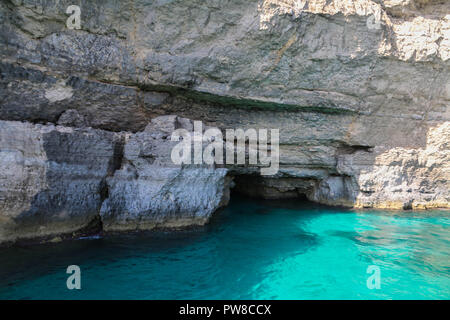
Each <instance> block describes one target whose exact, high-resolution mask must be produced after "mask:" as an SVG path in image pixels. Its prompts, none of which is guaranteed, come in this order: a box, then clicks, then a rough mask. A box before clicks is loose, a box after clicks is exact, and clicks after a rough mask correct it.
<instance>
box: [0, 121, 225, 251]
mask: <svg viewBox="0 0 450 320" xmlns="http://www.w3.org/2000/svg"><path fill="white" fill-rule="evenodd" d="M75 119H78V118H77V117H75ZM190 126H192V123H191V121H190V120H189V119H184V118H178V117H176V116H169V117H159V118H155V119H154V120H153V122H152V123H151V124H150V125H149V126H148V127H147V129H146V130H145V131H144V132H138V133H136V134H131V133H112V132H108V131H104V130H99V129H92V128H80V129H75V128H70V127H63V126H54V125H40V124H37V125H33V124H30V123H22V122H16V121H0V142H1V144H0V169H1V170H0V199H1V202H0V245H1V244H4V243H8V242H15V241H18V240H27V239H44V240H47V239H49V238H51V237H55V236H59V235H64V236H67V234H72V233H73V234H81V233H84V232H94V231H97V232H98V231H102V230H103V231H107V232H108V231H122V230H137V229H153V228H155V227H168V228H169V227H184V226H191V225H201V224H204V223H206V222H207V221H208V219H209V218H210V217H211V215H212V214H213V213H214V212H215V211H216V210H217V209H219V208H220V207H222V206H224V205H226V204H227V203H228V200H229V194H230V183H231V178H230V177H228V176H227V169H225V168H214V167H212V166H211V167H206V166H199V167H195V166H183V167H182V166H176V165H174V164H173V162H172V160H171V158H170V155H171V150H172V147H173V146H174V144H176V143H177V142H171V141H170V134H169V133H168V130H169V129H170V128H173V129H175V128H177V127H183V128H184V127H186V128H190Z"/></svg>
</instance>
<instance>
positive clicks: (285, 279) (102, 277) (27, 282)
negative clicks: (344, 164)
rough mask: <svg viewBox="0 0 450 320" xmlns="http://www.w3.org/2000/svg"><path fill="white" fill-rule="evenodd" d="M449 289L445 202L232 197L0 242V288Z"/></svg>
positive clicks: (8, 292)
mask: <svg viewBox="0 0 450 320" xmlns="http://www.w3.org/2000/svg"><path fill="white" fill-rule="evenodd" d="M69 265H78V266H79V267H80V270H81V290H76V289H74V290H69V289H68V288H67V285H66V281H67V278H68V277H69V276H70V274H67V273H66V270H67V267H68V266H69ZM368 271H369V273H368ZM377 279H379V282H377ZM377 283H379V285H378V284H377ZM377 287H379V288H377ZM449 298H450V215H449V212H448V211H423V212H410V211H352V210H348V209H336V208H330V207H325V206H319V205H316V204H311V203H308V202H301V201H262V200H250V199H244V198H239V197H233V199H232V202H231V204H230V206H228V207H227V208H226V209H224V210H222V211H220V212H218V213H217V214H215V216H214V218H213V219H212V221H211V223H209V224H208V225H207V226H205V227H201V228H196V229H192V230H188V231H179V232H144V233H142V232H141V233H136V234H127V235H116V236H106V237H103V236H97V237H90V238H83V239H78V240H71V241H66V242H62V243H51V244H44V245H35V246H21V247H14V248H3V249H0V299H449Z"/></svg>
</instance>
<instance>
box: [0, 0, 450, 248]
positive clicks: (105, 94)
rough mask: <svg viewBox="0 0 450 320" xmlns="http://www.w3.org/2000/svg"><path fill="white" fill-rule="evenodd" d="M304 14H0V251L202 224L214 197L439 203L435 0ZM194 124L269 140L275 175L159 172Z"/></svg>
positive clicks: (440, 45) (444, 135)
mask: <svg viewBox="0 0 450 320" xmlns="http://www.w3.org/2000/svg"><path fill="white" fill-rule="evenodd" d="M306 2H307V5H304V6H299V5H298V3H297V2H296V1H293V0H292V1H291V0H284V1H277V0H233V1H226V2H223V1H208V2H207V3H205V2H204V1H198V0H186V1H185V0H183V1H147V0H125V1H119V2H117V1H105V3H103V4H102V5H94V3H92V2H89V1H87V2H83V3H82V6H81V29H80V30H69V29H67V27H66V20H67V17H68V16H67V15H66V13H65V11H66V7H67V5H68V4H67V3H65V2H64V1H52V0H49V1H46V2H45V5H44V4H43V3H42V2H40V1H16V0H8V1H2V2H0V27H1V28H0V169H1V170H0V245H1V244H5V243H8V244H9V243H13V242H15V241H22V240H24V239H54V238H55V237H60V236H61V237H62V238H64V236H62V235H72V234H74V233H78V232H81V233H83V232H82V231H83V230H89V229H90V228H92V227H93V228H94V229H101V230H103V231H105V232H117V231H127V230H148V229H153V228H178V227H185V226H189V225H202V224H204V223H206V222H207V221H208V219H209V218H210V216H211V215H212V214H213V213H214V212H215V211H217V210H218V209H219V208H221V207H223V206H226V204H227V203H228V200H229V194H230V189H231V188H232V187H234V188H235V189H234V190H236V191H238V192H240V193H243V194H246V195H249V196H254V197H262V198H266V199H283V198H292V197H304V198H307V199H308V200H311V201H314V202H317V203H322V204H327V205H339V206H346V207H353V208H379V209H396V210H397V209H398V210H409V209H413V210H416V209H417V210H421V209H435V208H444V209H448V208H450V193H449V190H450V167H449V163H450V148H449V144H450V108H449V102H450V86H449V83H450V39H449V31H450V19H449V16H448V12H450V4H449V3H448V2H446V1H439V0H429V1H428V0H402V1H391V0H382V1H374V0H355V1H348V0H335V1H321V0H311V1H306ZM306 2H305V3H306ZM186 12H189V14H188V15H186V14H185V13H186ZM375 16H376V17H375ZM375 18H376V20H374V21H372V20H370V19H375ZM370 21H371V23H369V22H370ZM194 120H198V121H202V122H203V123H204V124H205V125H206V126H209V127H217V128H219V129H220V130H222V131H224V130H226V129H229V128H231V129H233V128H242V129H244V130H246V129H249V128H255V129H264V128H277V129H279V131H280V141H279V148H280V151H279V153H280V159H279V160H280V161H279V162H280V163H279V171H278V173H277V174H275V175H273V176H261V175H260V174H258V170H257V169H258V168H257V167H254V166H248V165H247V166H233V165H224V166H211V165H195V166H194V165H192V166H177V165H174V164H173V162H172V161H171V159H170V151H171V150H172V148H173V145H174V142H172V141H170V139H169V137H170V134H171V132H173V130H175V129H177V128H185V129H186V130H189V131H192V121H194ZM86 228H87V229H86Z"/></svg>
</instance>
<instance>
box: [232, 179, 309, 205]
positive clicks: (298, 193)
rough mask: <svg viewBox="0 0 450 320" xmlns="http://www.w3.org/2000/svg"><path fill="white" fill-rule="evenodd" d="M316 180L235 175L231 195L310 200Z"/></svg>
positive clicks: (268, 198)
mask: <svg viewBox="0 0 450 320" xmlns="http://www.w3.org/2000/svg"><path fill="white" fill-rule="evenodd" d="M316 182H317V181H316V180H312V179H302V178H283V177H276V178H274V177H263V176H259V175H235V176H234V188H233V189H231V196H232V197H233V195H238V196H244V197H250V198H257V199H267V200H280V199H297V200H303V201H309V199H310V195H311V194H312V192H313V190H314V186H315V184H316Z"/></svg>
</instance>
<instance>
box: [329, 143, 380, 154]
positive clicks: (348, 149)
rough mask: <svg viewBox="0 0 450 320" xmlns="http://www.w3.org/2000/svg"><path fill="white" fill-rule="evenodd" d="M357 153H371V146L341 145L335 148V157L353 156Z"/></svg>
mask: <svg viewBox="0 0 450 320" xmlns="http://www.w3.org/2000/svg"><path fill="white" fill-rule="evenodd" d="M358 151H364V152H372V151H373V146H367V145H350V144H342V145H340V146H338V147H337V150H336V153H337V155H342V154H354V153H355V152H358Z"/></svg>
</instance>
